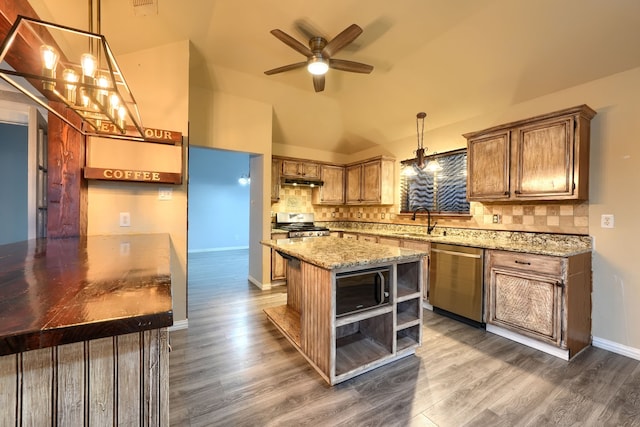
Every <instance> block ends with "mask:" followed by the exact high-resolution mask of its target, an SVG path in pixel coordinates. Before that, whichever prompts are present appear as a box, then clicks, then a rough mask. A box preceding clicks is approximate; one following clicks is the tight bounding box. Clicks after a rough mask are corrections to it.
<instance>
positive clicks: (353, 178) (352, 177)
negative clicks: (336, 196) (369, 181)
mask: <svg viewBox="0 0 640 427" xmlns="http://www.w3.org/2000/svg"><path fill="white" fill-rule="evenodd" d="M361 174H362V165H354V166H348V167H347V168H346V175H347V177H346V194H345V196H346V203H347V204H349V203H351V204H355V203H360V200H361V197H360V181H361Z"/></svg>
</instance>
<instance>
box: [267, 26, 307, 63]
mask: <svg viewBox="0 0 640 427" xmlns="http://www.w3.org/2000/svg"><path fill="white" fill-rule="evenodd" d="M271 34H273V35H274V36H276V38H277V39H279V40H280V41H281V42H283V43H284V44H286V45H287V46H289V47H290V48H292V49H294V50H297V51H298V52H300V53H301V54H303V55H304V56H306V57H310V56H313V52H311V49H309V48H308V47H307V46H305V45H303V44H302V43H300V42H299V41H298V40H296V39H294V38H293V37H291V36H290V35H289V34H287V33H285V32H284V31H282V30H271Z"/></svg>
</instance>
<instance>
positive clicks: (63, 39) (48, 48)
mask: <svg viewBox="0 0 640 427" xmlns="http://www.w3.org/2000/svg"><path fill="white" fill-rule="evenodd" d="M99 8H100V0H98V15H97V19H96V20H97V23H98V26H99V24H100V11H99ZM93 20H94V19H93V0H89V27H90V28H89V31H83V30H77V29H74V28H70V27H65V26H62V25H57V24H54V23H50V22H45V21H41V20H39V19H34V18H29V17H25V16H21V15H19V16H18V18H17V19H16V21H15V22H14V24H13V26H12V27H11V29H10V30H9V33H8V35H7V37H6V39H5V40H4V41H3V42H2V45H1V46H0V63H2V64H3V68H4V69H0V78H2V79H3V80H5V81H6V82H8V83H9V84H11V85H12V86H13V87H15V88H16V89H18V90H19V91H21V92H22V93H24V94H25V95H26V96H28V97H29V98H30V99H31V100H33V101H35V102H36V103H37V104H39V105H40V106H42V107H44V108H46V109H47V110H48V111H49V112H51V113H52V114H54V115H55V116H57V117H58V118H60V119H61V120H63V121H64V122H66V123H67V124H69V125H70V126H71V127H73V128H74V129H76V130H77V131H78V132H80V133H82V134H83V135H97V136H104V137H114V138H126V139H134V140H144V130H143V127H142V125H141V119H140V113H139V111H138V107H137V104H136V102H135V99H134V98H133V94H132V93H131V90H130V89H129V86H128V85H127V83H126V81H125V79H124V76H123V75H122V72H121V70H120V68H119V67H118V64H117V63H116V60H115V57H114V55H113V52H112V51H111V48H110V47H109V45H108V44H107V41H106V38H105V37H104V36H103V35H101V34H99V31H100V30H99V28H98V33H93V32H92V31H93ZM63 46H64V50H63ZM26 49H32V50H33V53H32V57H28V58H25V55H24V52H25V50H26ZM36 49H37V50H36ZM5 64H8V65H9V67H4V66H5ZM34 89H35V90H36V91H37V92H36V91H34ZM49 101H53V102H55V103H62V104H63V105H64V106H65V107H66V108H67V109H68V110H70V111H73V112H74V113H75V114H76V115H77V116H79V117H80V119H81V125H80V126H78V125H77V124H75V123H74V122H73V121H71V120H70V119H68V118H67V117H66V114H63V113H64V112H60V111H58V110H57V109H56V108H53V107H52V106H51V105H50V102H49Z"/></svg>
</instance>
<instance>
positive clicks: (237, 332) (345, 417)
mask: <svg viewBox="0 0 640 427" xmlns="http://www.w3.org/2000/svg"><path fill="white" fill-rule="evenodd" d="M188 266H189V284H188V288H189V292H188V293H189V328H188V329H186V330H180V331H175V332H172V333H171V336H170V340H171V346H172V349H173V350H172V352H171V353H170V389H169V392H170V404H171V406H170V416H171V425H172V426H194V427H195V426H227V425H229V426H234V427H235V426H358V427H359V426H385V427H387V426H402V427H405V426H420V427H425V426H426V427H433V426H439V427H446V426H461V425H468V426H488V425H490V426H509V427H511V426H519V425H521V426H547V425H549V426H550V425H554V426H555V425H580V426H594V427H595V426H618V425H620V426H638V427H640V409H639V408H640V362H639V361H637V360H633V359H629V358H626V357H624V356H620V355H617V354H613V353H611V352H608V351H605V350H602V349H596V348H588V349H587V350H586V351H584V352H583V353H582V354H580V355H579V356H577V357H576V358H575V359H574V360H572V361H571V362H566V361H563V360H561V359H558V358H555V357H553V356H550V355H548V354H545V353H542V352H540V351H537V350H534V349H532V348H529V347H526V346H524V345H521V344H518V343H515V342H513V341H510V340H508V339H506V338H503V337H499V336H497V335H493V334H490V333H487V332H486V331H484V330H483V329H478V328H474V327H471V326H469V325H466V324H463V323H460V322H458V321H455V320H452V319H449V318H447V317H443V316H441V315H439V314H435V313H433V312H431V311H424V326H423V346H422V347H421V348H419V349H418V350H417V351H416V355H415V356H408V357H406V358H403V359H401V360H398V361H396V362H394V363H391V364H389V365H386V366H383V367H380V368H378V369H374V370H373V371H371V372H368V373H366V374H363V375H360V376H358V377H355V378H352V379H350V380H348V381H345V382H344V383H341V384H338V385H337V386H334V387H329V386H328V385H327V384H326V383H325V381H324V380H323V379H322V378H321V377H320V376H319V375H318V374H317V373H316V372H315V370H314V369H313V368H311V366H309V364H308V363H307V362H306V360H305V359H304V357H302V355H300V354H299V353H298V352H297V351H296V350H295V349H294V348H293V346H292V345H291V344H290V343H289V341H287V340H286V339H285V338H284V337H283V336H282V334H281V333H280V332H279V331H278V330H277V329H276V328H275V327H274V326H273V324H271V322H269V321H268V320H267V318H266V315H265V314H264V312H263V310H264V309H265V308H268V307H277V306H281V305H283V304H285V303H286V287H276V288H273V289H271V290H265V291H262V290H260V289H258V288H257V287H255V286H254V285H252V284H251V283H250V282H249V281H248V280H247V277H248V254H247V251H246V250H238V251H228V252H214V253H199V254H189V261H188Z"/></svg>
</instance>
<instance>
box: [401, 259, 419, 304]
mask: <svg viewBox="0 0 640 427" xmlns="http://www.w3.org/2000/svg"><path fill="white" fill-rule="evenodd" d="M421 274H422V272H421V270H420V263H418V262H408V263H404V264H398V266H397V298H398V300H401V299H403V298H407V297H410V296H413V295H414V294H419V293H420V277H421Z"/></svg>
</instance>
